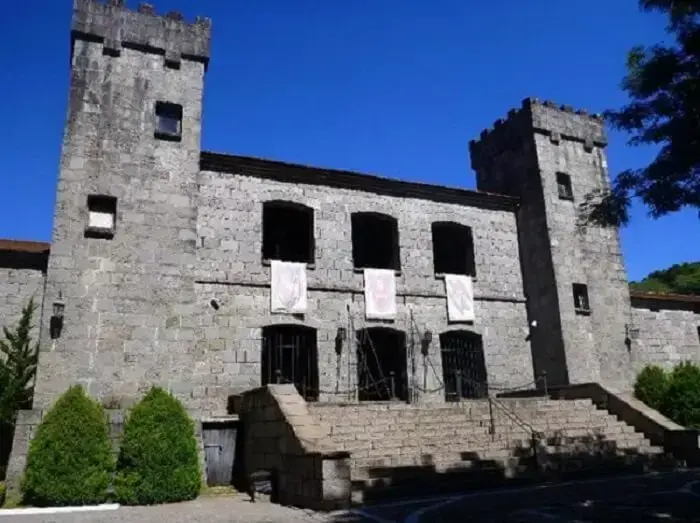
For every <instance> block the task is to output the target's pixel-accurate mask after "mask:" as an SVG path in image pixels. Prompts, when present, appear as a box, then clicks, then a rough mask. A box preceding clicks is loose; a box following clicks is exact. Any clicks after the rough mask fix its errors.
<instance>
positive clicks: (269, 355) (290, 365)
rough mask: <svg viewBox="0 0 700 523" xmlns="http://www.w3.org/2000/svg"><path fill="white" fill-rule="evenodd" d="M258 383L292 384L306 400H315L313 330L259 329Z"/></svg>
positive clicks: (288, 326)
mask: <svg viewBox="0 0 700 523" xmlns="http://www.w3.org/2000/svg"><path fill="white" fill-rule="evenodd" d="M260 361H261V365H260V367H261V369H260V370H261V373H262V374H261V380H260V381H261V383H262V384H263V385H267V384H269V383H293V384H294V385H295V386H296V388H297V390H298V391H299V394H301V395H302V396H303V397H304V399H306V400H307V401H318V394H319V390H318V349H317V345H316V329H314V328H312V327H307V326H305V325H269V326H267V327H263V330H262V354H261V359H260Z"/></svg>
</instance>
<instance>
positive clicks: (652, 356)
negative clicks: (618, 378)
mask: <svg viewBox="0 0 700 523" xmlns="http://www.w3.org/2000/svg"><path fill="white" fill-rule="evenodd" d="M672 298H673V297H672ZM632 306H633V308H632V325H631V330H630V338H631V341H632V346H631V349H632V355H633V357H634V371H635V372H639V371H640V370H642V369H643V368H644V367H645V366H646V365H648V364H653V365H660V366H662V367H664V368H667V369H669V370H670V369H672V368H673V367H674V366H676V365H678V364H679V363H680V362H682V361H692V362H696V363H700V298H693V297H682V296H677V297H675V299H669V298H668V297H667V298H666V299H664V298H663V297H662V296H658V297H652V298H648V297H643V296H641V295H636V296H635V295H633V298H632Z"/></svg>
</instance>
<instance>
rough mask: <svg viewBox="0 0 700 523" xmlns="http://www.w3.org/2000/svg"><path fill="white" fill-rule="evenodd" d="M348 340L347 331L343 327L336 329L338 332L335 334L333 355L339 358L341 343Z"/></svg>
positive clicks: (341, 349)
mask: <svg viewBox="0 0 700 523" xmlns="http://www.w3.org/2000/svg"><path fill="white" fill-rule="evenodd" d="M346 339H348V331H347V330H346V329H345V327H338V331H337V332H336V333H335V353H336V354H337V355H338V356H340V353H341V352H343V342H344V341H345V340H346Z"/></svg>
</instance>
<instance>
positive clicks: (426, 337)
mask: <svg viewBox="0 0 700 523" xmlns="http://www.w3.org/2000/svg"><path fill="white" fill-rule="evenodd" d="M432 342H433V333H432V332H431V331H425V332H424V333H423V337H422V338H421V340H420V349H421V354H423V356H427V355H428V353H429V352H430V350H429V349H430V344H431V343H432Z"/></svg>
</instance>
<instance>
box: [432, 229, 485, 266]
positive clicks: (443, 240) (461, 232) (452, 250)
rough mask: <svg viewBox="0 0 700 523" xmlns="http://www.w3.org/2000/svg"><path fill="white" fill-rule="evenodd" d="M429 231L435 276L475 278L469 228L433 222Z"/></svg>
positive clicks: (472, 243)
mask: <svg viewBox="0 0 700 523" xmlns="http://www.w3.org/2000/svg"><path fill="white" fill-rule="evenodd" d="M431 229H432V235H433V268H434V270H435V274H440V275H442V274H464V275H467V276H476V265H475V263H474V240H473V237H472V230H471V227H467V226H466V225H462V224H459V223H454V222H435V223H433V224H432V226H431Z"/></svg>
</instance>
